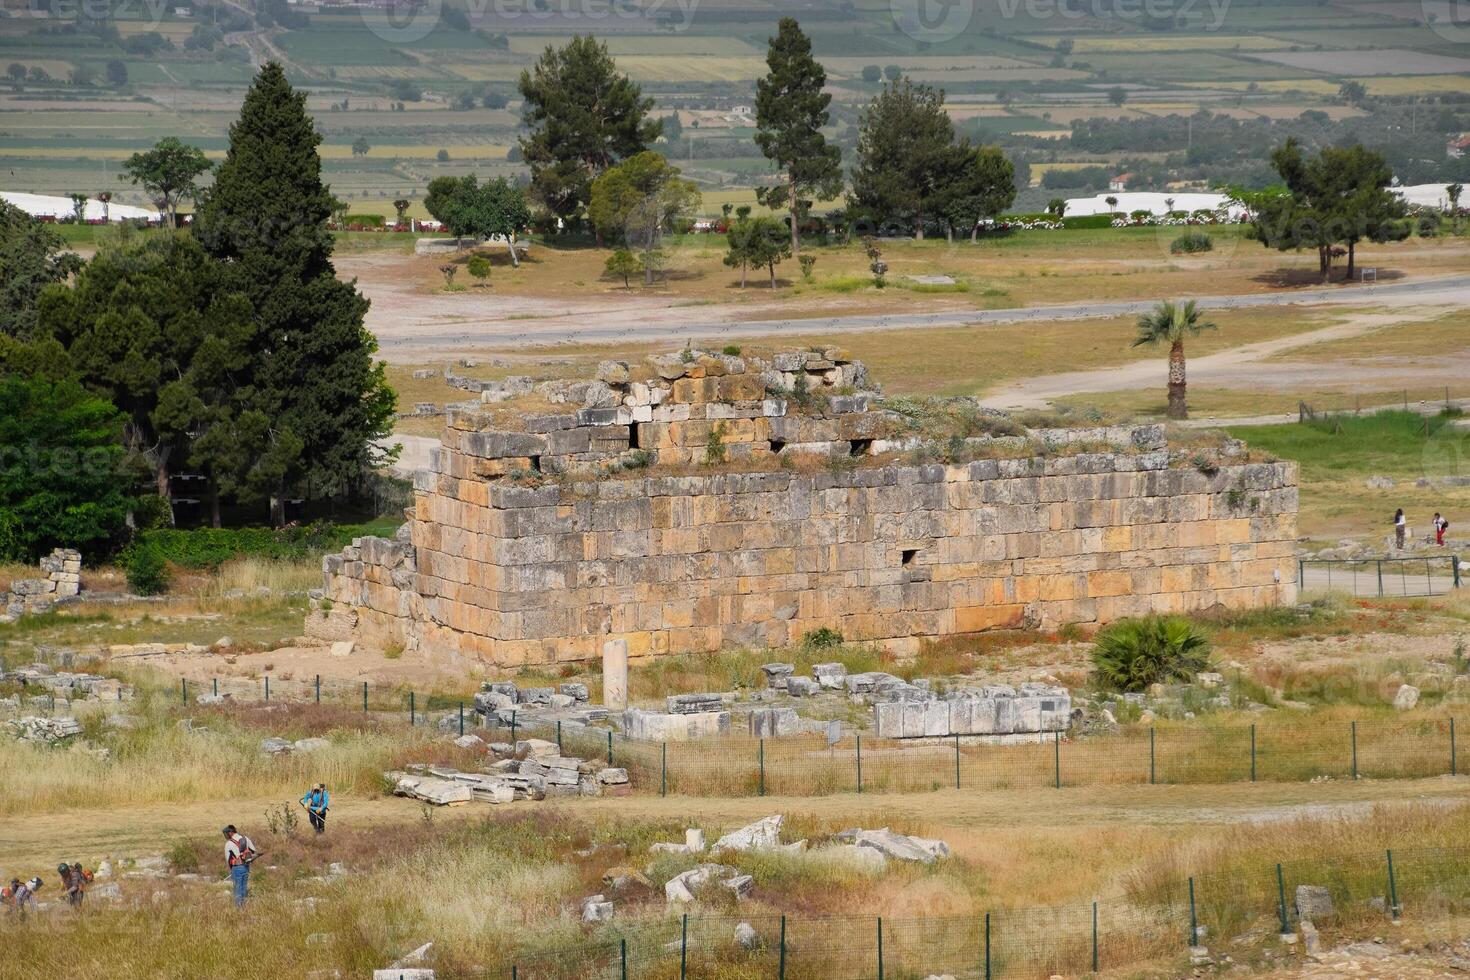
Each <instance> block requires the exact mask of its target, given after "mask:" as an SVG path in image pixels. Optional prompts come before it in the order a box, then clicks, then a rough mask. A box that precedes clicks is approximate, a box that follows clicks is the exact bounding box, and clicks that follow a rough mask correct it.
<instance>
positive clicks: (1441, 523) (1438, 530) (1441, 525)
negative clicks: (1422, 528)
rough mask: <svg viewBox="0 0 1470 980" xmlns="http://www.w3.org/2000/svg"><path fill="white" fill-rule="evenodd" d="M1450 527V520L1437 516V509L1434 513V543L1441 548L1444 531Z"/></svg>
mask: <svg viewBox="0 0 1470 980" xmlns="http://www.w3.org/2000/svg"><path fill="white" fill-rule="evenodd" d="M1449 529H1450V522H1449V521H1447V520H1445V519H1444V518H1443V517H1441V516H1439V513H1438V511H1436V512H1435V515H1434V543H1435V544H1437V545H1439V546H1440V547H1441V548H1443V547H1444V533H1445V532H1446V531H1448V530H1449Z"/></svg>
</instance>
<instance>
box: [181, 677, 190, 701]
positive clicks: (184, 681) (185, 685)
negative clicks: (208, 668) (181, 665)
mask: <svg viewBox="0 0 1470 980" xmlns="http://www.w3.org/2000/svg"><path fill="white" fill-rule="evenodd" d="M188 703H189V678H187V677H180V678H179V704H188Z"/></svg>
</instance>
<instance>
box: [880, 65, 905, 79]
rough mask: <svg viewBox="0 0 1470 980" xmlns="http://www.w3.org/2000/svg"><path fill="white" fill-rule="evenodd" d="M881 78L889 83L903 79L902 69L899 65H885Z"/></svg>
mask: <svg viewBox="0 0 1470 980" xmlns="http://www.w3.org/2000/svg"><path fill="white" fill-rule="evenodd" d="M883 77H884V78H886V79H888V80H889V81H890V82H896V81H898V80H899V79H900V78H902V77H903V68H902V67H901V66H899V65H885V66H884V67H883Z"/></svg>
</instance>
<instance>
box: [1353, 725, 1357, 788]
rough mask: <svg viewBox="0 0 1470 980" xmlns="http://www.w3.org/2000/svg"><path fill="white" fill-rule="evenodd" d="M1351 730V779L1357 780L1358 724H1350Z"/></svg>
mask: <svg viewBox="0 0 1470 980" xmlns="http://www.w3.org/2000/svg"><path fill="white" fill-rule="evenodd" d="M1352 729H1353V778H1354V779H1357V778H1358V723H1357V722H1356V721H1354V722H1352Z"/></svg>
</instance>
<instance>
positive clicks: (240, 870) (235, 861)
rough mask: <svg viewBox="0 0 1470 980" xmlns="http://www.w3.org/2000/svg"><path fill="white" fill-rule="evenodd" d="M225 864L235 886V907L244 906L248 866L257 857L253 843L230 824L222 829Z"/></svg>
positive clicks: (248, 875)
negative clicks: (228, 868)
mask: <svg viewBox="0 0 1470 980" xmlns="http://www.w3.org/2000/svg"><path fill="white" fill-rule="evenodd" d="M224 835H225V863H226V864H228V865H229V866H230V880H231V882H233V883H234V886H235V907H236V908H239V907H240V906H242V905H244V904H245V899H246V898H247V897H249V895H250V865H251V863H252V862H253V861H254V860H255V859H256V857H258V856H259V852H257V851H256V850H255V843H254V842H253V841H252V840H251V839H250V838H249V837H246V836H245V835H244V834H242V833H240V832H239V831H238V830H236V829H235V825H234V824H230V825H229V826H228V827H226V828H225V829H224Z"/></svg>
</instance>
